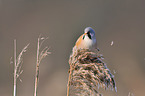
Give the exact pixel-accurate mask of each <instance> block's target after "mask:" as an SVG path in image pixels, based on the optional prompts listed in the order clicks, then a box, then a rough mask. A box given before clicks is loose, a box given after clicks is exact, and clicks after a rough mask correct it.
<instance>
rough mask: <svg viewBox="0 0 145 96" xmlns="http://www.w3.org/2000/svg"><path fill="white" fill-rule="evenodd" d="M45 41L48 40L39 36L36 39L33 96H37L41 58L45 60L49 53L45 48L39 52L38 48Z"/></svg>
mask: <svg viewBox="0 0 145 96" xmlns="http://www.w3.org/2000/svg"><path fill="white" fill-rule="evenodd" d="M46 39H48V38H44V37H40V36H39V38H38V43H37V61H36V73H35V89H34V96H37V87H38V79H39V66H40V62H41V60H42V59H43V58H45V57H46V56H47V55H48V54H50V52H48V50H49V48H48V47H45V48H44V49H43V50H42V51H40V48H41V46H42V44H43V42H44V41H45V40H46Z"/></svg>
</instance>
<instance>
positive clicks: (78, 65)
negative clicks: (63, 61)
mask: <svg viewBox="0 0 145 96" xmlns="http://www.w3.org/2000/svg"><path fill="white" fill-rule="evenodd" d="M69 65H70V69H69V79H68V85H67V96H102V94H100V93H99V92H98V89H99V87H102V88H104V89H105V90H106V89H111V90H113V89H115V91H117V90H116V85H115V81H114V76H113V75H112V74H111V72H110V70H109V69H108V68H107V66H106V64H105V63H104V62H103V61H102V56H101V55H100V54H99V53H96V52H92V51H90V50H88V49H79V50H77V49H76V48H73V53H72V54H71V56H70V58H69Z"/></svg>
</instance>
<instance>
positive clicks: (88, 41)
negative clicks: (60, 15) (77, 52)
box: [75, 27, 97, 49]
mask: <svg viewBox="0 0 145 96" xmlns="http://www.w3.org/2000/svg"><path fill="white" fill-rule="evenodd" d="M75 48H77V49H94V48H97V43H96V36H95V31H94V29H93V28H91V27H86V28H85V29H84V33H83V34H82V35H81V36H80V37H79V38H78V39H77V41H76V43H75Z"/></svg>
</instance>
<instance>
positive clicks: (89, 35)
mask: <svg viewBox="0 0 145 96" xmlns="http://www.w3.org/2000/svg"><path fill="white" fill-rule="evenodd" d="M87 34H88V37H89V38H90V39H92V37H91V34H90V31H88V32H87Z"/></svg>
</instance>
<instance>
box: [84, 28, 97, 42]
mask: <svg viewBox="0 0 145 96" xmlns="http://www.w3.org/2000/svg"><path fill="white" fill-rule="evenodd" d="M84 34H85V35H87V36H88V37H89V39H93V38H96V37H95V31H94V29H92V28H91V27H86V28H85V30H84ZM84 38H85V37H84Z"/></svg>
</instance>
